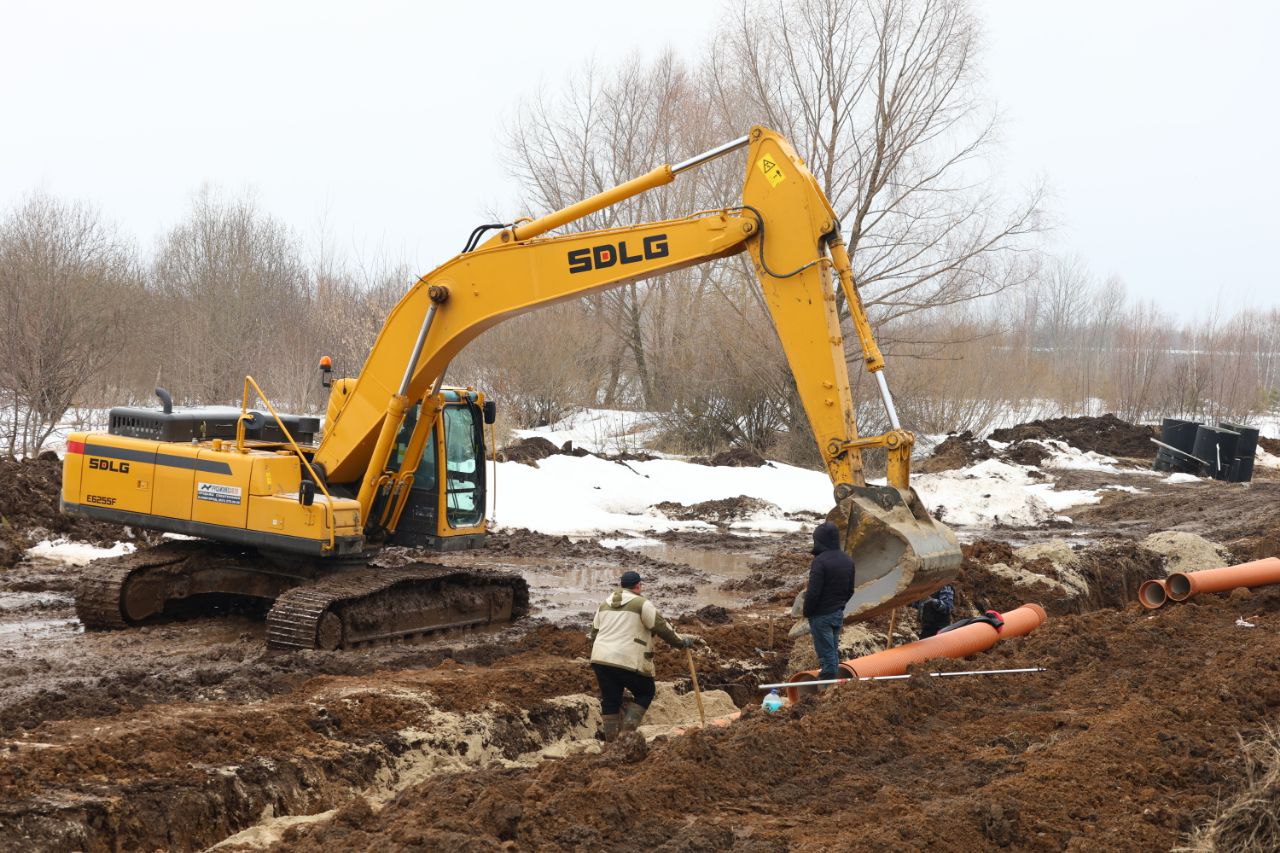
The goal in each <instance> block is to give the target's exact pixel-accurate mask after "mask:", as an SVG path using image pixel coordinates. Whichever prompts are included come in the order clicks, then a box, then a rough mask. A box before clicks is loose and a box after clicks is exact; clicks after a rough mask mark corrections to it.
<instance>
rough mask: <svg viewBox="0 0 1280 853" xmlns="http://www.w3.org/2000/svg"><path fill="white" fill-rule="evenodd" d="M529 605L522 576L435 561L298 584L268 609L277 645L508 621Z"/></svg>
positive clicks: (374, 639) (318, 644)
mask: <svg viewBox="0 0 1280 853" xmlns="http://www.w3.org/2000/svg"><path fill="white" fill-rule="evenodd" d="M528 610H529V585H528V583H526V582H525V580H524V578H521V577H519V576H517V575H510V574H504V573H501V572H489V571H459V570H457V569H450V568H447V567H445V566H438V565H434V564H431V563H414V564H411V565H408V566H401V567H398V568H386V569H361V570H355V571H349V572H343V573H342V574H337V575H330V576H329V577H326V578H323V579H321V580H319V581H316V582H315V583H311V584H306V585H304V586H299V587H295V588H294V589H291V590H289V591H288V592H286V593H284V594H283V595H281V596H280V597H279V598H278V599H276V603H275V606H274V607H272V608H271V612H270V613H269V614H268V615H267V645H268V647H270V648H275V649H313V648H323V649H336V648H354V647H356V646H364V645H372V644H376V643H385V642H394V641H397V640H407V639H412V638H414V637H419V636H424V635H427V634H433V633H437V632H440V631H447V630H450V629H454V628H471V627H478V626H481V625H488V624H492V623H498V622H507V621H510V620H512V619H518V618H520V617H521V616H524V615H525V614H526V613H527V612H528Z"/></svg>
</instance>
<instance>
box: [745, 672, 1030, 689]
mask: <svg viewBox="0 0 1280 853" xmlns="http://www.w3.org/2000/svg"><path fill="white" fill-rule="evenodd" d="M1046 671H1047V670H1046V669H1045V668H1044V667H1043V666H1033V667H1029V668H1027V669H971V670H966V671H964V672H926V673H925V675H927V676H929V677H930V678H953V677H955V676H960V675H1012V674H1014V673H1019V672H1046ZM910 677H911V676H910V675H869V676H866V677H865V678H827V679H823V680H822V681H784V682H781V683H779V684H761V685H760V686H759V687H758V688H756V689H757V690H774V689H777V688H779V687H814V686H816V685H819V684H848V683H849V682H851V681H901V680H903V679H904V678H910Z"/></svg>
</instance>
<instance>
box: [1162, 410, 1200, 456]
mask: <svg viewBox="0 0 1280 853" xmlns="http://www.w3.org/2000/svg"><path fill="white" fill-rule="evenodd" d="M1199 426H1200V422H1199V421H1183V420H1179V419H1177V418H1165V419H1164V422H1163V423H1162V424H1161V425H1160V440H1161V441H1163V442H1164V443H1165V444H1167V445H1169V446H1170V447H1176V448H1178V449H1179V450H1181V451H1182V452H1183V453H1190V452H1191V448H1192V447H1194V446H1195V443H1196V428H1197V427H1199Z"/></svg>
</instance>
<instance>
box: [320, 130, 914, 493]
mask: <svg viewBox="0 0 1280 853" xmlns="http://www.w3.org/2000/svg"><path fill="white" fill-rule="evenodd" d="M746 139H748V137H744V144H745V140H746ZM749 139H750V140H751V141H750V151H749V154H748V162H749V163H750V164H751V165H750V167H749V169H748V172H747V177H746V181H745V184H744V187H743V193H742V200H743V204H742V205H740V206H737V207H732V208H726V209H723V210H714V211H709V212H705V213H701V214H696V215H693V216H690V217H686V218H683V219H673V220H666V221H661V222H649V223H643V224H638V225H633V226H629V227H625V228H615V229H609V230H602V231H589V232H580V233H575V234H568V235H563V236H552V237H547V236H543V234H544V233H545V231H547V230H550V229H551V228H555V227H559V226H560V225H563V224H566V223H567V222H570V221H572V220H573V219H575V218H580V217H581V216H583V215H586V214H587V213H589V212H592V211H594V210H599V209H601V208H602V207H605V206H607V205H609V204H614V203H616V202H618V201H620V200H622V199H625V198H627V197H629V196H631V195H635V194H637V193H638V192H643V191H644V190H646V189H650V188H652V187H654V186H659V185H661V184H662V183H669V182H670V181H671V180H673V179H674V178H675V175H676V174H678V172H679V171H683V168H689V167H688V166H684V167H683V168H682V167H680V166H677V167H672V166H663V167H661V168H660V169H657V170H654V172H652V173H650V174H649V175H646V176H644V177H643V178H640V179H637V180H636V181H632V182H630V183H629V184H624V185H623V186H621V187H618V188H615V189H614V190H610V191H608V192H606V193H602V194H600V195H599V196H596V197H594V198H593V199H588V200H587V201H585V202H579V204H578V205H575V206H573V207H571V208H567V209H566V210H567V211H569V213H568V214H564V213H563V212H558V214H553V215H551V216H548V217H544V218H543V219H542V220H536V221H534V222H530V223H526V224H525V225H521V226H517V227H513V228H508V229H506V230H504V231H502V233H501V234H499V235H498V236H496V237H494V238H492V239H491V240H489V241H488V242H487V243H485V244H484V245H483V246H481V247H480V248H478V249H477V250H475V251H473V252H469V253H465V254H460V255H457V256H455V257H454V258H452V259H450V260H449V261H448V262H446V263H445V264H443V265H442V266H440V267H438V268H437V269H435V270H433V271H432V272H431V273H428V274H427V275H425V276H423V277H422V278H421V279H419V280H418V281H417V282H416V283H415V284H414V285H413V286H412V287H411V288H410V290H409V292H408V293H406V294H405V296H404V297H403V298H402V299H401V300H400V302H399V304H397V305H396V307H395V308H394V309H393V310H392V312H391V314H390V316H389V317H388V318H387V321H386V323H385V324H384V326H383V328H382V330H381V332H380V333H379V335H378V337H377V340H376V341H375V342H374V345H373V348H372V349H371V351H370V353H369V357H368V359H367V360H366V361H365V364H364V367H363V369H362V371H361V373H360V375H359V377H358V378H357V379H356V380H355V382H354V384H353V385H351V386H349V387H348V388H347V389H346V393H345V394H344V396H343V399H342V403H341V406H340V407H339V408H337V410H336V411H335V412H333V413H332V414H333V418H332V421H331V422H330V423H329V424H328V425H327V429H326V432H325V436H324V440H323V441H322V443H321V445H320V447H319V449H318V450H317V452H316V456H315V461H316V462H318V463H320V464H321V465H322V466H323V468H324V470H325V471H326V475H327V477H328V479H329V480H330V481H332V482H338V483H351V482H355V481H358V480H363V482H364V483H365V484H368V483H371V482H373V481H376V479H377V477H378V475H379V474H380V473H382V472H383V470H384V468H385V465H386V461H387V460H388V459H389V458H390V446H391V444H390V438H388V436H394V435H395V433H396V430H397V429H398V428H399V425H400V422H401V420H402V418H403V412H404V411H405V410H406V409H407V408H408V407H409V406H411V405H413V404H414V403H416V402H418V401H419V400H422V399H423V398H424V397H427V396H429V392H430V391H431V389H432V384H433V382H435V381H436V380H438V378H439V377H440V376H441V375H442V374H443V372H444V370H445V369H446V367H447V366H448V364H449V362H450V361H451V360H452V359H453V358H454V357H455V356H456V355H457V354H458V352H460V351H461V350H462V348H463V347H464V346H466V344H467V343H469V342H470V341H471V340H473V339H474V338H475V337H477V336H478V335H479V334H480V333H482V332H483V331H485V330H486V329H488V328H490V327H492V326H493V325H495V324H496V323H498V322H500V321H502V320H505V319H507V318H510V317H514V316H516V315H518V314H523V313H526V312H529V311H532V310H535V309H537V308H541V307H543V306H546V305H550V304H553V303H555V302H559V301H562V300H565V299H572V298H576V297H580V296H585V295H588V294H591V293H595V292H598V291H601V290H605V289H608V288H612V287H618V286H620V285H623V284H627V283H629V282H633V281H637V280H641V279H646V278H651V277H653V276H657V275H661V274H662V273H667V272H672V271H674V270H678V269H682V268H684V267H688V266H691V265H694V264H700V263H706V262H709V261H712V260H715V259H717V258H722V257H725V256H728V255H732V254H736V253H739V252H744V251H745V252H747V253H748V255H749V256H750V258H751V261H752V263H753V265H754V267H755V271H756V275H757V277H758V278H759V281H760V286H761V289H762V293H763V296H764V301H765V304H766V305H767V306H768V309H769V312H770V314H771V316H772V319H773V322H774V326H775V328H776V329H777V332H778V336H779V339H780V340H781V342H782V345H783V349H784V351H785V353H786V356H787V359H788V362H789V364H790V367H791V370H792V372H793V374H794V376H795V378H796V382H797V387H798V389H799V393H800V399H801V401H802V403H803V405H804V407H805V412H806V414H807V415H808V418H809V422H810V424H811V425H812V427H813V431H814V437H815V439H816V440H817V442H818V445H819V448H820V449H821V451H822V453H823V457H824V460H825V462H826V466H827V471H828V474H829V475H830V477H831V481H832V483H833V484H836V485H839V484H849V485H862V475H861V464H860V459H859V456H858V454H856V453H851V452H850V448H851V446H852V445H853V443H854V442H856V441H857V439H858V436H857V432H856V425H855V424H856V421H855V418H854V412H853V399H852V394H851V392H850V389H849V375H848V369H847V367H846V365H845V356H844V343H843V338H842V336H841V332H840V324H839V317H838V315H837V313H836V302H835V291H834V289H833V281H832V275H831V271H832V269H833V268H837V264H836V262H835V261H833V259H832V257H831V254H829V253H828V251H827V247H828V245H829V244H831V243H832V242H833V241H834V242H835V245H837V246H840V245H841V244H839V242H838V240H839V237H838V231H837V228H838V223H837V221H836V218H835V214H834V212H833V211H832V209H831V206H830V204H829V203H828V202H827V200H826V198H825V197H824V196H823V195H822V192H821V190H820V189H819V188H818V186H817V183H816V182H815V181H814V179H813V176H812V175H811V174H810V173H809V171H808V170H807V169H806V168H805V167H804V164H803V162H802V161H801V160H800V158H799V157H798V156H797V155H796V154H795V152H794V151H793V150H792V149H791V147H790V145H788V144H787V143H786V142H785V140H783V139H782V138H781V137H778V136H777V135H776V134H773V133H771V132H769V131H766V130H764V129H763V128H756V129H755V130H753V131H752V134H751V136H750V137H749ZM727 150H732V149H731V148H728V147H727V146H726V147H725V148H724V149H721V150H718V151H717V152H713V153H714V154H720V153H726V152H727ZM682 165H683V164H682ZM566 217H570V218H566ZM840 255H843V257H842V258H840V259H841V260H843V270H838V271H839V272H841V273H842V275H841V277H840V280H841V281H842V282H843V281H845V280H847V281H848V282H849V284H848V285H847V290H846V295H848V294H849V293H851V292H855V291H854V290H853V288H852V283H851V281H852V279H851V276H849V275H848V256H847V254H844V253H843V252H840V253H838V254H837V257H838V258H839V257H840ZM837 269H838V268H837ZM851 302H852V300H851ZM857 304H858V305H860V304H861V303H860V302H859V303H857ZM868 339H869V338H868ZM871 346H872V347H874V341H871ZM877 357H878V352H877ZM380 439H385V441H380ZM370 474H372V476H369V475H370ZM904 485H905V483H904ZM363 503H365V502H364V501H363V500H362V504H363Z"/></svg>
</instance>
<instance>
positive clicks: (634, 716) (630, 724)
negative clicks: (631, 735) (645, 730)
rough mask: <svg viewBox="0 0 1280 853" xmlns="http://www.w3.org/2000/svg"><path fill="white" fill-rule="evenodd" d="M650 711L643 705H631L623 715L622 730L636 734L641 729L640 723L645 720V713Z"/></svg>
mask: <svg viewBox="0 0 1280 853" xmlns="http://www.w3.org/2000/svg"><path fill="white" fill-rule="evenodd" d="M647 710H649V709H648V708H646V707H644V706H643V705H636V704H634V703H633V704H630V705H628V706H627V708H626V710H625V711H624V712H623V714H622V730H623V731H624V732H634V731H635V730H636V729H638V728H640V721H641V720H643V719H644V713H645V711H647Z"/></svg>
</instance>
